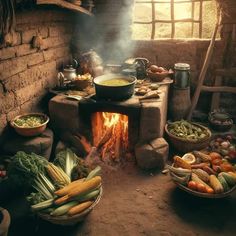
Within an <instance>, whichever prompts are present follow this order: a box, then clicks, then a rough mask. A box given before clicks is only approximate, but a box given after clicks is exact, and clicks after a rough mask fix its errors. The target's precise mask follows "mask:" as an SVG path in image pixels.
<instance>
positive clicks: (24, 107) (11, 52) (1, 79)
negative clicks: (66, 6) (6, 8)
mask: <svg viewBox="0 0 236 236" xmlns="http://www.w3.org/2000/svg"><path fill="white" fill-rule="evenodd" d="M73 19H74V15H73V13H72V12H70V11H66V10H61V9H55V8H53V9H50V8H36V9H34V10H27V11H26V10H24V11H23V12H17V15H16V21H17V26H16V36H17V37H16V40H15V42H14V44H13V45H12V46H11V47H5V48H2V49H0V135H1V134H2V133H3V130H4V128H5V127H6V125H7V122H8V121H10V120H11V119H12V118H13V117H14V116H16V115H17V114H19V113H23V112H29V111H41V110H44V111H45V110H46V109H47V103H44V102H43V101H44V98H45V96H46V94H47V93H48V90H49V88H52V87H54V86H55V85H56V83H57V72H58V69H59V67H61V66H62V63H67V62H68V61H69V60H70V59H71V55H70V41H71V36H72V32H73V24H72V21H73ZM36 35H40V36H41V37H42V39H43V40H42V41H43V45H42V47H41V49H40V50H38V49H36V48H33V47H32V38H33V36H36Z"/></svg>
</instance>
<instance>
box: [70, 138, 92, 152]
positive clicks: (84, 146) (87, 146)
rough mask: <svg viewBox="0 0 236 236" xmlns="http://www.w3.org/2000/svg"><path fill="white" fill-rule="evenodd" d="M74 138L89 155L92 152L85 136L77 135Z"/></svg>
mask: <svg viewBox="0 0 236 236" xmlns="http://www.w3.org/2000/svg"><path fill="white" fill-rule="evenodd" d="M74 138H75V139H76V141H77V142H79V143H80V144H81V145H82V146H83V148H84V150H85V152H86V153H89V152H90V151H91V148H92V147H91V144H90V143H89V142H88V141H87V139H86V138H85V137H84V136H83V135H80V134H76V135H74Z"/></svg>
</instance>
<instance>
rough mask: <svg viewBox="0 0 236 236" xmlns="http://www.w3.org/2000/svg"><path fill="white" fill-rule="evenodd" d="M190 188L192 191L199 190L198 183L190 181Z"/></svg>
mask: <svg viewBox="0 0 236 236" xmlns="http://www.w3.org/2000/svg"><path fill="white" fill-rule="evenodd" d="M188 188H190V189H192V190H197V183H196V182H194V181H189V182H188Z"/></svg>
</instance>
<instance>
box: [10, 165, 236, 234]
mask: <svg viewBox="0 0 236 236" xmlns="http://www.w3.org/2000/svg"><path fill="white" fill-rule="evenodd" d="M103 190H104V192H103V196H102V198H101V200H100V202H99V204H98V205H97V206H96V207H95V208H94V210H93V211H92V212H91V213H90V214H89V215H88V217H87V218H86V220H85V221H84V222H82V223H79V224H77V225H75V226H58V225H52V224H50V223H48V222H45V221H43V220H40V219H38V218H37V217H35V216H33V215H32V214H30V213H29V211H28V209H27V208H26V205H25V202H24V201H23V200H22V199H23V198H22V199H20V197H19V199H18V201H13V202H11V204H10V205H9V206H8V209H9V211H10V213H11V215H12V224H11V227H10V230H9V236H21V235H22V236H28V235H30V236H39V235H40V236H41V235H42V236H45V235H57V236H80V235H81V236H84V235H89V236H116V235H117V236H139V235H140V236H144V235H145V236H159V235H160V236H169V235H180V236H185V235H186V236H191V235H205V236H211V235H214V236H215V235H224V236H228V235H229V236H230V235H232V236H233V235H235V234H236V224H235V219H236V192H235V193H234V194H232V195H231V196H230V197H227V198H224V199H202V198H198V197H194V196H191V195H189V194H188V193H185V192H183V191H182V190H179V189H178V188H177V187H176V186H175V184H174V183H173V182H172V181H171V179H170V177H169V176H168V175H164V174H162V173H161V172H143V171H141V170H139V169H138V168H137V167H136V166H135V165H134V164H133V163H128V164H126V165H125V167H120V168H116V169H114V170H113V169H107V168H103ZM23 215H25V217H23Z"/></svg>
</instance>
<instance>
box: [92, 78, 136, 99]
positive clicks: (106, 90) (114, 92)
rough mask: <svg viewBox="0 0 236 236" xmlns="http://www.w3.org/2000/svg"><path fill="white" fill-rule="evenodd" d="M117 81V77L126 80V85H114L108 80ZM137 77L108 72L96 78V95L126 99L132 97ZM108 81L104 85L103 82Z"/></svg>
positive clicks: (105, 97) (102, 97)
mask: <svg viewBox="0 0 236 236" xmlns="http://www.w3.org/2000/svg"><path fill="white" fill-rule="evenodd" d="M114 79H115V80H116V81H117V79H122V80H126V81H127V84H125V85H121V84H120V85H112V84H109V82H108V81H112V80H113V81H114ZM136 80H137V79H136V77H134V76H125V75H122V74H106V75H101V76H98V77H96V78H94V80H93V82H94V84H95V91H96V97H97V98H98V99H110V100H116V101H117V100H124V99H128V98H130V97H131V96H132V95H133V93H134V85H135V83H136ZM105 81H106V82H105ZM104 82H105V83H108V84H109V85H108V84H106V85H104V84H103V83H104Z"/></svg>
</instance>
